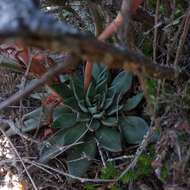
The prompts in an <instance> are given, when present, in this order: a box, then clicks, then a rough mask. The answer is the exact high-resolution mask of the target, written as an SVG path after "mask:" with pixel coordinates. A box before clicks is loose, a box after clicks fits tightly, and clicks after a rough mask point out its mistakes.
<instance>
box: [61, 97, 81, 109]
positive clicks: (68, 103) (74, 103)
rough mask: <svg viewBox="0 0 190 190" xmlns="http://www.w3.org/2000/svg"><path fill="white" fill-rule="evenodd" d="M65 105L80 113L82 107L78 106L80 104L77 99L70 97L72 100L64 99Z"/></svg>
mask: <svg viewBox="0 0 190 190" xmlns="http://www.w3.org/2000/svg"><path fill="white" fill-rule="evenodd" d="M63 103H64V105H66V106H68V107H70V108H72V109H73V110H75V111H80V110H81V109H80V107H79V106H78V103H77V100H76V99H75V97H74V96H73V97H70V98H67V99H64V101H63Z"/></svg>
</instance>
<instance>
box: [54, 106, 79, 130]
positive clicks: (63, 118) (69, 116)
mask: <svg viewBox="0 0 190 190" xmlns="http://www.w3.org/2000/svg"><path fill="white" fill-rule="evenodd" d="M77 118H78V114H77V113H76V112H73V111H72V110H71V109H70V108H68V107H67V106H62V107H59V108H57V109H56V110H55V111H54V114H53V120H54V121H53V124H52V127H54V128H69V127H72V126H74V125H75V124H76V123H77Z"/></svg>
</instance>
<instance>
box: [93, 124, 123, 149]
mask: <svg viewBox="0 0 190 190" xmlns="http://www.w3.org/2000/svg"><path fill="white" fill-rule="evenodd" d="M96 138H97V140H98V142H99V143H100V145H101V146H102V147H103V148H105V149H106V150H109V151H111V152H119V151H121V149H122V148H121V136H120V133H119V132H118V131H117V130H116V129H113V128H107V127H101V128H100V129H99V130H97V131H96Z"/></svg>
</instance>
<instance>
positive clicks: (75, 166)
mask: <svg viewBox="0 0 190 190" xmlns="http://www.w3.org/2000/svg"><path fill="white" fill-rule="evenodd" d="M96 149H97V148H96V143H95V141H89V142H85V143H83V144H81V145H77V146H75V147H74V148H73V149H72V150H70V152H68V161H67V166H68V170H69V174H71V175H74V176H77V177H81V176H83V175H84V174H85V173H86V171H87V170H88V167H89V165H90V164H91V163H92V159H94V157H95V155H96Z"/></svg>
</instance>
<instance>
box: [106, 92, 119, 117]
mask: <svg viewBox="0 0 190 190" xmlns="http://www.w3.org/2000/svg"><path fill="white" fill-rule="evenodd" d="M121 98H122V94H119V95H117V96H115V98H114V100H113V102H112V104H111V105H110V107H109V108H108V109H107V111H106V112H107V115H108V116H110V115H113V114H116V113H118V112H119V111H120V110H121V109H122V108H123V105H119V103H120V100H121Z"/></svg>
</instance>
